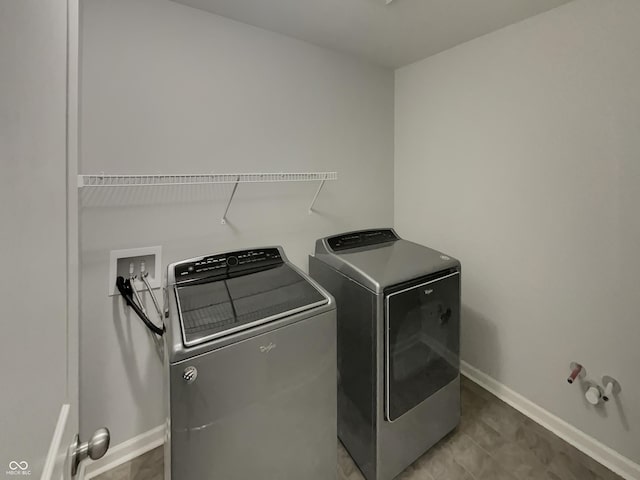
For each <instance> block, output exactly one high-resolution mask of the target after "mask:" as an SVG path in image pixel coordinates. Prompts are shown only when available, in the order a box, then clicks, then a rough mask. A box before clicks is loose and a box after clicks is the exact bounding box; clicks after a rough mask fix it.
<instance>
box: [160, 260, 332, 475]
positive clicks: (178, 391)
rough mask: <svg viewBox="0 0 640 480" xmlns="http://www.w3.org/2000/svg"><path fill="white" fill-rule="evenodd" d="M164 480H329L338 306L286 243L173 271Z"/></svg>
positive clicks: (169, 299)
mask: <svg viewBox="0 0 640 480" xmlns="http://www.w3.org/2000/svg"><path fill="white" fill-rule="evenodd" d="M167 305H168V310H167V316H168V319H167V322H166V324H167V331H166V334H165V367H166V369H165V386H166V393H165V402H166V412H167V427H168V428H167V432H168V438H167V441H166V442H165V479H166V480H170V479H173V480H219V479H224V480H246V479H248V478H262V479H266V480H278V479H286V478H305V479H310V480H327V479H335V478H336V476H337V472H336V462H337V458H336V456H337V454H336V441H337V432H336V396H337V392H336V313H335V302H334V300H333V298H332V297H331V295H330V294H328V293H327V292H326V291H325V290H324V289H323V288H322V287H320V286H319V285H318V284H317V283H316V282H315V281H313V280H311V279H310V278H309V277H307V276H306V275H305V274H304V273H302V272H301V271H300V270H298V269H297V268H296V267H295V266H294V265H292V264H291V263H289V262H288V261H287V259H286V257H285V255H284V252H283V250H282V248H281V247H269V248H256V249H251V250H243V251H237V252H229V253H222V254H216V255H208V256H205V257H199V258H194V259H189V260H185V261H182V262H178V263H174V264H172V265H169V268H168V281H167Z"/></svg>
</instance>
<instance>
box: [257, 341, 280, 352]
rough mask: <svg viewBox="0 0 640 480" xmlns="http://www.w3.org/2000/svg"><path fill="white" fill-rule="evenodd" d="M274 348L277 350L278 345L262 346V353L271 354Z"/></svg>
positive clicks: (271, 343)
mask: <svg viewBox="0 0 640 480" xmlns="http://www.w3.org/2000/svg"><path fill="white" fill-rule="evenodd" d="M274 348H276V344H275V343H273V342H269V345H260V351H261V352H262V353H269V352H270V351H271V350H273V349H274Z"/></svg>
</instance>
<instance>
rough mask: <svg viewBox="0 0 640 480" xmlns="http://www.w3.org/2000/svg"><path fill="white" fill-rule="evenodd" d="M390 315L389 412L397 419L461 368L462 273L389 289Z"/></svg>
mask: <svg viewBox="0 0 640 480" xmlns="http://www.w3.org/2000/svg"><path fill="white" fill-rule="evenodd" d="M385 304H386V305H385V307H386V309H385V314H386V332H387V334H386V345H385V347H386V348H385V367H386V375H385V377H386V379H385V384H386V385H385V389H386V416H387V420H389V421H391V422H392V421H394V420H396V419H397V418H399V417H400V416H402V415H403V414H405V413H406V412H408V411H409V410H411V409H412V408H414V407H415V406H417V405H418V404H420V403H422V402H423V401H424V400H426V399H427V398H428V397H429V396H431V395H432V394H434V393H435V392H437V391H438V390H440V389H441V388H442V387H444V386H446V385H447V384H449V383H450V382H451V381H452V380H454V379H455V378H456V377H457V376H458V374H459V372H460V340H459V339H460V274H459V272H456V273H452V274H447V275H445V276H442V277H439V278H435V279H432V280H428V279H425V280H423V281H422V282H421V283H417V284H414V285H408V286H404V287H399V288H398V289H397V290H395V291H394V290H390V291H389V293H387V295H386V297H385Z"/></svg>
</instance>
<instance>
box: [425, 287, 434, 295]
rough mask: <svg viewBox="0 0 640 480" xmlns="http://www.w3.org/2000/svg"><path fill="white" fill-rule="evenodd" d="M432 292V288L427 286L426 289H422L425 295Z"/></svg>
mask: <svg viewBox="0 0 640 480" xmlns="http://www.w3.org/2000/svg"><path fill="white" fill-rule="evenodd" d="M432 293H433V288H427V289H426V290H425V291H424V294H425V295H431V294H432Z"/></svg>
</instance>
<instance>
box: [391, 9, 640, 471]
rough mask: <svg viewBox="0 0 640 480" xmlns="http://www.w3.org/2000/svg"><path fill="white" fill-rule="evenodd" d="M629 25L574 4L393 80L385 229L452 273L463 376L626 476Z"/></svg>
mask: <svg viewBox="0 0 640 480" xmlns="http://www.w3.org/2000/svg"><path fill="white" fill-rule="evenodd" d="M638 25H640V2H638V1H637V0H607V1H602V0H582V1H575V2H572V3H569V4H568V5H566V6H563V7H560V8H558V9H556V10H552V11H550V12H548V13H544V14H542V15H539V16H537V17H533V18H531V19H529V20H526V21H524V22H521V23H518V24H516V25H513V26H510V27H508V28H505V29H503V30H500V31H498V32H495V33H492V34H489V35H486V36H484V37H481V38H479V39H477V40H474V41H471V42H469V43H467V44H464V45H461V46H459V47H457V48H454V49H452V50H449V51H447V52H444V53H442V54H439V55H436V56H434V57H431V58H429V59H426V60H424V61H421V62H418V63H416V64H413V65H410V66H407V67H405V68H402V69H400V70H398V71H397V73H396V106H395V109H396V124H395V130H396V136H395V162H396V163H395V192H396V196H395V200H396V203H395V220H396V226H397V228H398V230H399V233H400V234H404V235H405V236H407V237H409V238H411V239H413V240H416V241H418V242H422V243H425V244H427V245H432V246H433V247H435V248H437V249H440V250H443V251H446V252H450V253H451V254H452V255H455V256H458V257H459V258H460V259H461V260H462V265H463V272H464V275H463V278H464V280H463V302H464V312H463V339H462V349H463V352H462V356H463V359H464V360H465V361H467V362H469V363H470V364H471V365H472V366H474V367H477V368H478V369H480V370H481V371H483V372H485V373H487V374H488V375H490V376H492V377H493V378H495V379H497V380H498V381H500V382H502V383H503V384H505V385H507V386H508V387H511V388H512V389H513V390H515V391H517V392H518V393H520V394H522V395H524V396H525V397H526V398H528V399H530V400H531V401H533V402H535V403H536V404H538V405H540V406H542V407H544V408H546V409H547V410H549V411H551V412H552V413H554V414H556V415H558V416H559V417H561V418H562V419H564V420H566V421H568V422H569V423H571V424H573V425H574V426H576V427H578V428H579V429H581V430H583V431H584V432H586V433H587V434H589V435H591V436H593V437H595V438H597V439H598V440H600V441H602V442H603V443H605V444H606V445H608V446H610V447H612V448H613V449H615V450H617V451H618V452H620V453H622V454H623V455H625V456H627V457H628V458H630V459H632V460H634V461H636V462H639V461H640V384H639V383H638V370H637V369H638V365H640V353H639V352H640V349H638V341H639V339H640V319H639V318H638V317H639V315H640V295H639V291H638V286H639V285H640V255H638V246H639V245H640V216H639V215H638V205H640V161H639V156H638V155H639V153H640V135H639V133H640V115H639V112H640V94H639V89H638V85H640V57H639V55H638V52H639V51H640V29H639V28H638ZM571 360H578V361H581V362H582V363H583V364H584V365H585V366H586V368H587V371H588V373H589V374H590V377H591V378H593V379H595V380H599V379H600V377H601V376H602V375H603V374H610V375H613V376H614V377H617V378H618V379H619V380H620V382H621V383H622V386H623V392H622V395H621V396H620V398H619V403H616V402H611V403H610V404H608V405H607V406H606V408H600V409H594V408H592V407H590V406H588V405H587V404H586V403H585V401H584V398H583V397H582V396H581V391H580V389H579V387H578V386H577V385H574V386H569V385H567V383H566V381H565V377H566V375H567V373H568V364H569V362H570V361H571Z"/></svg>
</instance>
